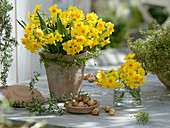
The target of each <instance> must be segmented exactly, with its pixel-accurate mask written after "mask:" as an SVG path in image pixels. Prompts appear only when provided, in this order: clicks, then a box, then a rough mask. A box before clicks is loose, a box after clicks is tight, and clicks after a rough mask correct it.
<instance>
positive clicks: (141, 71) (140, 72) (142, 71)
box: [138, 68, 145, 76]
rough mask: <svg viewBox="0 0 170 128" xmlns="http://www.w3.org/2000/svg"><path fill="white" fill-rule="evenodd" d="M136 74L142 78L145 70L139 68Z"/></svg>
mask: <svg viewBox="0 0 170 128" xmlns="http://www.w3.org/2000/svg"><path fill="white" fill-rule="evenodd" d="M138 73H139V74H140V75H141V76H144V75H145V70H144V69H142V68H139V69H138Z"/></svg>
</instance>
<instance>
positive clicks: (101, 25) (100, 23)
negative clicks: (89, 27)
mask: <svg viewBox="0 0 170 128" xmlns="http://www.w3.org/2000/svg"><path fill="white" fill-rule="evenodd" d="M96 28H97V29H98V30H99V32H100V33H102V31H104V30H105V22H104V21H102V19H99V20H98V24H97V27H96Z"/></svg>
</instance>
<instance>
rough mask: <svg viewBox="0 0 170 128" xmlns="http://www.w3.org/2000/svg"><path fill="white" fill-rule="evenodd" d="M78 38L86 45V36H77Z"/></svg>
mask: <svg viewBox="0 0 170 128" xmlns="http://www.w3.org/2000/svg"><path fill="white" fill-rule="evenodd" d="M76 39H77V41H78V42H79V43H80V44H82V45H84V43H85V41H86V38H85V37H84V36H76Z"/></svg>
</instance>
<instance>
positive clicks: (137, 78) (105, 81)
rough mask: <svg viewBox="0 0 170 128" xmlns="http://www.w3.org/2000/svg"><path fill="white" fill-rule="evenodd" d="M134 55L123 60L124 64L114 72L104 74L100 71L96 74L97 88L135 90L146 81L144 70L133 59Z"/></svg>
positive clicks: (129, 55) (112, 70)
mask: <svg viewBox="0 0 170 128" xmlns="http://www.w3.org/2000/svg"><path fill="white" fill-rule="evenodd" d="M134 56H135V54H130V53H129V54H128V55H127V56H126V57H125V58H124V60H126V64H123V65H121V66H120V68H118V72H116V71H115V70H114V69H113V68H112V69H111V70H108V72H105V71H104V70H102V71H101V72H100V73H97V75H96V77H97V78H98V82H96V83H97V84H98V86H99V87H102V86H103V88H105V87H106V88H108V89H109V90H110V89H115V88H121V87H123V86H124V87H125V88H127V89H137V88H138V87H140V86H141V85H142V84H143V83H145V82H146V81H145V80H144V79H145V78H146V76H145V70H144V69H143V68H142V67H141V64H140V63H139V62H136V60H134V59H133V57H134Z"/></svg>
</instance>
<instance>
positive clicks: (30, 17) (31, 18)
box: [27, 11, 35, 23]
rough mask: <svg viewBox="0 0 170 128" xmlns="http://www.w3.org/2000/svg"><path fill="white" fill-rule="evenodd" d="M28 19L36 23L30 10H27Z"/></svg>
mask: <svg viewBox="0 0 170 128" xmlns="http://www.w3.org/2000/svg"><path fill="white" fill-rule="evenodd" d="M27 21H30V22H31V23H34V22H35V21H34V15H30V13H29V11H28V12H27Z"/></svg>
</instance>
